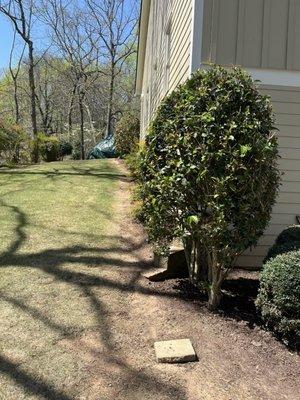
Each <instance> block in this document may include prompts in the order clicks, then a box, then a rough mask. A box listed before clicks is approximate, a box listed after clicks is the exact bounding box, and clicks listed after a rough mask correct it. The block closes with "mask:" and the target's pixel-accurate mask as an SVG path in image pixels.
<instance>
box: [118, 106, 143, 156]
mask: <svg viewBox="0 0 300 400" xmlns="http://www.w3.org/2000/svg"><path fill="white" fill-rule="evenodd" d="M139 137H140V120H139V119H138V118H137V117H136V116H135V115H134V114H133V113H126V114H124V115H123V116H122V118H121V119H120V120H119V121H118V123H117V126H116V132H115V146H116V152H117V154H118V155H119V156H121V157H124V156H126V155H128V154H130V153H132V152H134V151H136V150H137V147H138V142H139Z"/></svg>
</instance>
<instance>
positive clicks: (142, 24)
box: [135, 0, 151, 96]
mask: <svg viewBox="0 0 300 400" xmlns="http://www.w3.org/2000/svg"><path fill="white" fill-rule="evenodd" d="M150 5H151V0H141V13H140V21H139V41H138V52H137V53H138V55H137V67H136V76H135V94H136V95H137V96H140V95H141V94H142V86H143V77H144V65H145V55H146V44H147V34H148V25H149V15H150Z"/></svg>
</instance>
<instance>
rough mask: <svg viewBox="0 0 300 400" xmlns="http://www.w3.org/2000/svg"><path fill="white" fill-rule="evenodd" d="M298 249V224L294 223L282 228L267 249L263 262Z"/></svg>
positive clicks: (299, 241)
mask: <svg viewBox="0 0 300 400" xmlns="http://www.w3.org/2000/svg"><path fill="white" fill-rule="evenodd" d="M295 250H300V226H299V225H294V226H290V227H288V228H286V229H284V230H283V231H282V232H281V233H280V234H279V235H278V237H277V239H276V241H275V243H274V245H273V246H272V247H271V248H270V249H269V251H268V254H267V256H266V258H265V260H264V262H266V261H268V260H270V259H271V258H274V257H276V256H278V255H279V254H284V253H287V252H289V251H295Z"/></svg>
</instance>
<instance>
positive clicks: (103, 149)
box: [87, 136, 116, 160]
mask: <svg viewBox="0 0 300 400" xmlns="http://www.w3.org/2000/svg"><path fill="white" fill-rule="evenodd" d="M114 157H116V149H115V139H114V136H109V137H107V138H105V139H102V140H101V141H100V142H99V143H98V144H97V146H95V147H94V148H93V149H92V150H90V152H89V153H88V156H87V158H88V159H89V160H92V159H99V158H114Z"/></svg>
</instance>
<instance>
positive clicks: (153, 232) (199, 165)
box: [139, 67, 280, 309]
mask: <svg viewBox="0 0 300 400" xmlns="http://www.w3.org/2000/svg"><path fill="white" fill-rule="evenodd" d="M273 124H274V118H273V112H272V108H271V105H270V101H269V99H268V98H267V97H265V96H262V95H261V94H260V93H259V91H258V90H257V88H256V86H255V84H254V83H253V81H252V80H251V78H250V77H249V76H248V75H247V74H246V73H245V72H243V71H242V70H241V69H238V68H234V69H233V70H231V71H228V70H226V69H224V68H221V67H213V68H211V69H210V70H208V71H198V72H197V73H195V74H194V75H193V77H192V78H191V79H190V80H189V81H187V82H186V83H185V84H184V85H182V86H180V87H179V88H178V89H176V90H175V91H174V92H173V93H171V94H170V95H169V96H168V97H166V99H165V100H164V101H163V103H162V104H161V106H160V108H159V109H158V112H157V115H156V118H155V119H154V121H153V123H152V125H151V127H150V130H149V133H148V136H147V137H146V146H145V150H144V152H143V153H142V156H141V159H140V166H139V180H140V185H139V197H140V200H141V203H142V206H141V210H140V215H141V217H142V219H143V221H144V222H145V225H146V228H147V231H148V234H149V237H150V239H151V240H152V241H153V242H155V243H156V245H158V246H159V247H165V248H166V247H167V246H168V243H169V242H170V241H171V240H173V239H174V238H176V237H180V238H182V239H183V240H184V243H185V249H186V253H187V258H188V261H189V265H190V277H191V280H192V281H193V282H194V283H195V284H197V285H198V286H201V287H202V288H205V289H206V290H207V292H208V295H209V307H210V308H211V309H214V308H216V307H217V306H218V304H219V302H220V298H221V285H222V282H223V280H224V279H225V277H226V275H227V273H228V271H229V270H230V268H232V267H233V265H234V262H235V260H236V258H237V256H238V255H240V254H241V253H242V252H244V251H245V250H246V249H247V248H248V247H249V246H253V245H255V244H256V243H257V241H258V239H259V237H260V236H261V235H262V234H263V232H264V230H265V228H266V225H267V223H268V222H269V219H270V215H271V210H272V206H273V204H274V202H275V198H276V194H277V189H278V186H279V180H280V178H279V176H280V175H279V172H278V168H277V157H278V150H277V140H276V137H275V136H274V134H273Z"/></svg>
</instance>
